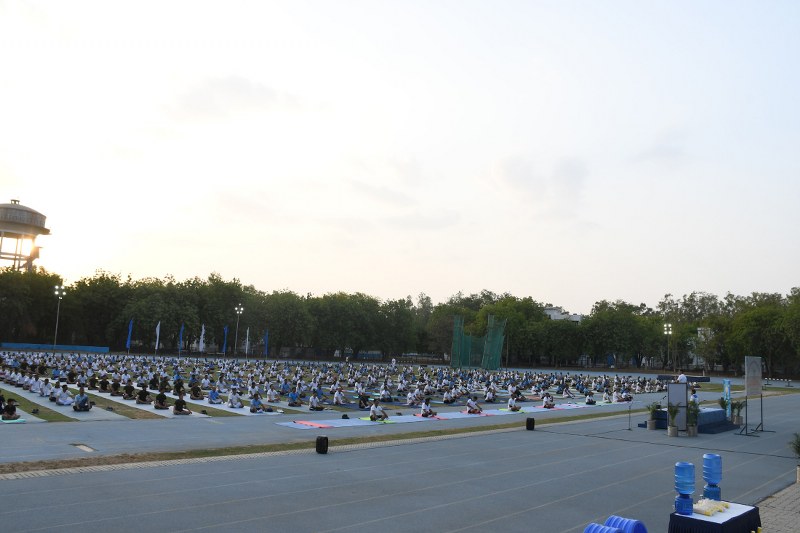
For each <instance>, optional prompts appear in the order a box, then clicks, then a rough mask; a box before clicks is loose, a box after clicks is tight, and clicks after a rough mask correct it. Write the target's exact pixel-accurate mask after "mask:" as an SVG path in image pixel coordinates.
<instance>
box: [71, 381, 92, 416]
mask: <svg viewBox="0 0 800 533" xmlns="http://www.w3.org/2000/svg"><path fill="white" fill-rule="evenodd" d="M72 409H73V410H75V411H90V410H91V409H92V404H91V402H89V395H88V394H86V392H85V391H84V389H83V387H81V388H80V390H79V391H78V395H77V396H75V403H73V404H72Z"/></svg>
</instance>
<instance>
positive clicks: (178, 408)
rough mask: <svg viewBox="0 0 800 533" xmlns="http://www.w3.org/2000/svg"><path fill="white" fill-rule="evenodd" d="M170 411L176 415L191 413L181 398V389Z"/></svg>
mask: <svg viewBox="0 0 800 533" xmlns="http://www.w3.org/2000/svg"><path fill="white" fill-rule="evenodd" d="M172 412H173V413H174V414H176V415H190V414H192V412H191V411H190V410H189V409H187V408H186V400H184V399H183V391H181V392H180V394H178V399H177V400H175V405H174V406H173V407H172Z"/></svg>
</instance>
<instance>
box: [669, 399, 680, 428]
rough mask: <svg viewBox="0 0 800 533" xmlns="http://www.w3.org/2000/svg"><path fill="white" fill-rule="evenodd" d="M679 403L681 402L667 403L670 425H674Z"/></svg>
mask: <svg viewBox="0 0 800 533" xmlns="http://www.w3.org/2000/svg"><path fill="white" fill-rule="evenodd" d="M680 405H681V404H673V403H668V404H667V414H668V415H669V425H670V426H674V425H675V417H676V416H678V412H679V411H680Z"/></svg>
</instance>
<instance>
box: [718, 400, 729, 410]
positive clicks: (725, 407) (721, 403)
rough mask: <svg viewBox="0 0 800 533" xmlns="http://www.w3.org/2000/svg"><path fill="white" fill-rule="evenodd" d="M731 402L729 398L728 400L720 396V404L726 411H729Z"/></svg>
mask: <svg viewBox="0 0 800 533" xmlns="http://www.w3.org/2000/svg"><path fill="white" fill-rule="evenodd" d="M729 403H730V401H729V400H726V399H725V398H724V397H720V399H719V406H720V407H722V409H723V410H724V411H726V412H727V411H728V404H729Z"/></svg>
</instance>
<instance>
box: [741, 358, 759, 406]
mask: <svg viewBox="0 0 800 533" xmlns="http://www.w3.org/2000/svg"><path fill="white" fill-rule="evenodd" d="M744 395H745V396H746V397H748V398H749V397H750V396H761V358H760V357H750V356H746V357H745V358H744Z"/></svg>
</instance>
